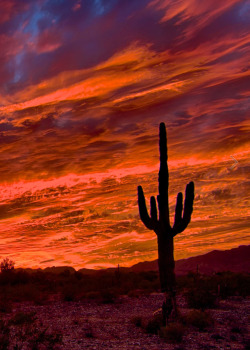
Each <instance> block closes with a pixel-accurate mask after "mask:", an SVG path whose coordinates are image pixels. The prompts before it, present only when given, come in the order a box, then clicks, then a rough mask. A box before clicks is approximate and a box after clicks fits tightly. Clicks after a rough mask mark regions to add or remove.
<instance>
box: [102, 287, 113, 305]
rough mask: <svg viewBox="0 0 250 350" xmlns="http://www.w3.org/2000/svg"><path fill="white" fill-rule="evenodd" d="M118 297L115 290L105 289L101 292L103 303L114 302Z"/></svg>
mask: <svg viewBox="0 0 250 350" xmlns="http://www.w3.org/2000/svg"><path fill="white" fill-rule="evenodd" d="M116 297H117V296H116V293H115V291H114V290H105V291H102V292H101V302H102V303H103V304H113V303H114V302H115V300H116Z"/></svg>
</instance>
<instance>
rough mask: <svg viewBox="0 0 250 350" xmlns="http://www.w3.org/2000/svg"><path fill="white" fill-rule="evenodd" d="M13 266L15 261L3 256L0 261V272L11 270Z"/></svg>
mask: <svg viewBox="0 0 250 350" xmlns="http://www.w3.org/2000/svg"><path fill="white" fill-rule="evenodd" d="M14 267H15V262H14V261H13V260H11V259H9V258H5V259H3V260H2V261H1V263H0V270H1V273H4V272H9V271H13V270H14Z"/></svg>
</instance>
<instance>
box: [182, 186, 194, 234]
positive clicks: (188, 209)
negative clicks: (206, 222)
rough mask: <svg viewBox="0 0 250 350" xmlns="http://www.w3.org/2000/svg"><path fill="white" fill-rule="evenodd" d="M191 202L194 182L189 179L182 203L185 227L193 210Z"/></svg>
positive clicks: (192, 200)
mask: <svg viewBox="0 0 250 350" xmlns="http://www.w3.org/2000/svg"><path fill="white" fill-rule="evenodd" d="M193 202H194V183H193V181H191V182H189V184H188V185H187V186H186V195H185V203H184V211H183V221H184V224H185V228H186V227H187V225H188V224H189V222H190V220H191V215H192V212H193Z"/></svg>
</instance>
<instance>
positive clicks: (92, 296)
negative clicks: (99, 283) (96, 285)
mask: <svg viewBox="0 0 250 350" xmlns="http://www.w3.org/2000/svg"><path fill="white" fill-rule="evenodd" d="M84 297H85V298H86V299H90V300H100V299H101V293H100V292H95V291H91V292H87V293H85V294H84Z"/></svg>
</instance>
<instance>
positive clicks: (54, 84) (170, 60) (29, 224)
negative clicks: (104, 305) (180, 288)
mask: <svg viewBox="0 0 250 350" xmlns="http://www.w3.org/2000/svg"><path fill="white" fill-rule="evenodd" d="M249 11H250V5H249V2H248V1H247V0H243V1H242V0H229V1H227V2H226V3H222V2H221V3H218V1H214V0H213V1H211V2H209V3H201V2H199V1H198V0H180V1H174V0H168V1H166V0H146V1H145V0H138V1H136V2H133V3H124V2H123V1H122V0H108V1H105V2H104V1H102V0H98V1H95V2H93V1H90V0H87V1H85V2H84V1H81V0H74V1H71V2H69V1H66V0H60V1H59V2H55V1H47V0H42V1H36V0H35V1H30V0H25V1H22V2H20V1H18V0H10V1H8V2H7V3H6V2H5V3H1V4H0V43H1V44H2V45H1V46H2V47H3V48H4V50H2V51H1V53H0V60H1V65H0V71H1V74H0V141H1V148H0V160H1V170H0V202H1V203H0V259H3V258H5V257H9V258H11V259H13V260H14V261H15V262H16V266H17V267H21V266H22V267H41V268H44V267H47V266H61V265H71V266H73V267H75V268H76V269H79V268H82V267H86V268H102V267H109V266H117V264H118V263H119V264H120V266H131V265H133V264H135V263H137V262H140V261H144V260H154V259H156V258H157V245H156V236H155V234H154V232H153V231H148V230H147V229H146V228H145V227H144V226H143V224H142V223H141V221H140V219H139V214H138V208H137V186H138V185H142V186H143V188H144V192H145V196H146V199H147V203H148V202H149V198H150V196H151V195H156V194H157V187H158V182H157V177H158V167H159V153H158V126H159V123H160V122H162V121H163V122H165V124H166V127H167V134H168V152H169V163H168V164H169V171H170V179H169V186H170V188H169V191H170V214H171V217H172V219H173V215H174V206H175V198H176V196H177V193H178V192H180V191H181V192H183V193H184V192H185V186H186V184H187V183H188V182H189V181H191V180H192V181H194V183H195V201H194V212H193V215H192V219H191V223H190V224H189V226H188V228H187V229H186V230H185V231H184V232H183V233H181V234H179V235H178V236H177V237H176V238H175V258H176V259H180V258H186V257H190V256H194V255H199V254H203V253H206V252H208V251H211V250H213V249H230V248H234V247H237V246H239V245H241V244H249V238H250V235H249V228H248V216H249V197H248V196H247V194H248V192H249V181H248V179H247V174H248V172H249V124H250V123H249V101H250V99H249V81H250V79H249V77H250V75H249V62H248V61H249V59H248V57H249V38H250V25H249V21H248V18H249ZM233 157H234V158H235V159H236V160H237V161H238V163H237V164H236V165H235V166H234V160H233Z"/></svg>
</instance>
